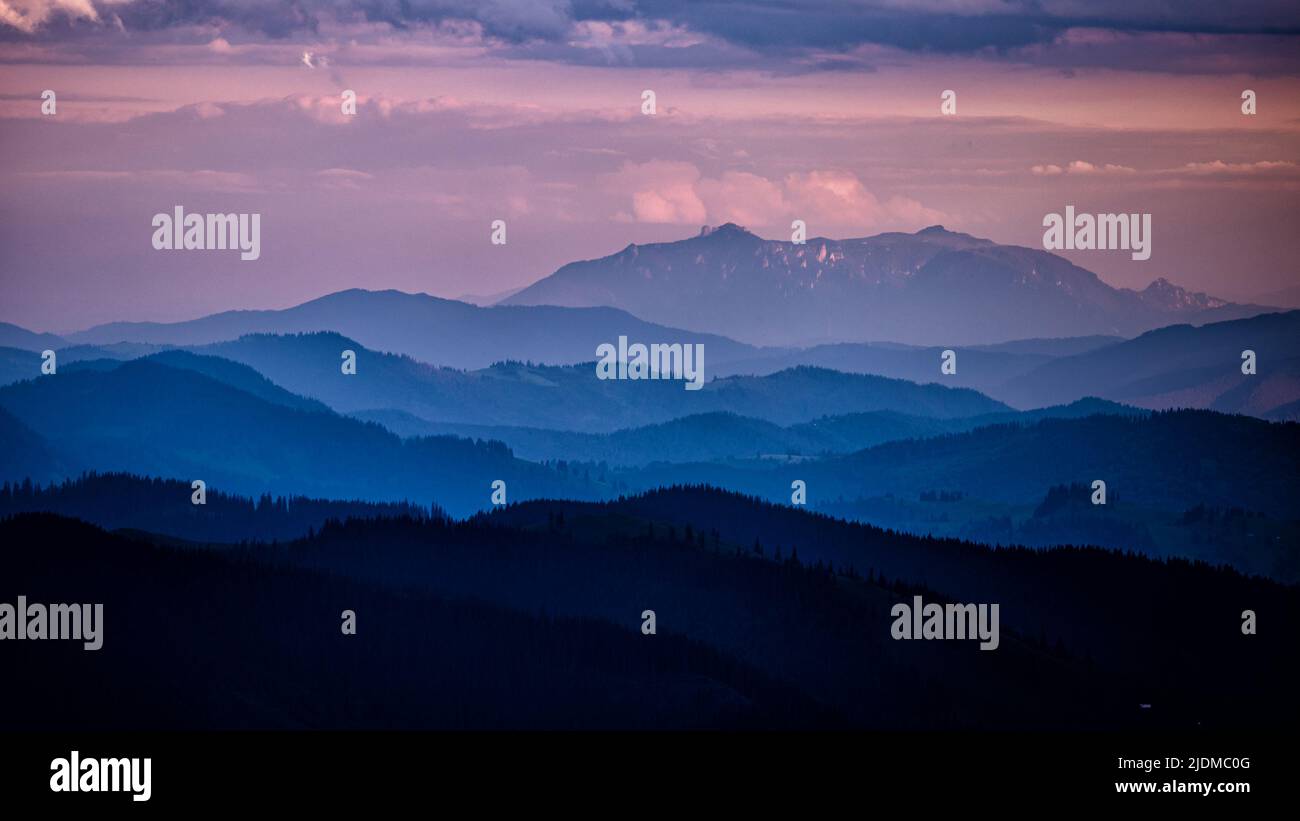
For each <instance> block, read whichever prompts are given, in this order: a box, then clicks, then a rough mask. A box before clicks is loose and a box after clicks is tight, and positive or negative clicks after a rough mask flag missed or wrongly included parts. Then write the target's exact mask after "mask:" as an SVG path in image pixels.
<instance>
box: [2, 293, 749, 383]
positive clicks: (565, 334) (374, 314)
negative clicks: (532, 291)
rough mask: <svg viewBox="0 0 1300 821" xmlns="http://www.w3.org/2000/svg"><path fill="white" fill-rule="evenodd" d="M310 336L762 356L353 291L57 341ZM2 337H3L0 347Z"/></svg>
mask: <svg viewBox="0 0 1300 821" xmlns="http://www.w3.org/2000/svg"><path fill="white" fill-rule="evenodd" d="M15 327H16V326H15ZM18 330H21V329H18ZM313 331H333V332H336V333H340V334H344V335H346V336H348V337H351V338H352V339H355V340H357V341H358V342H360V343H361V344H362V345H365V346H366V347H369V348H372V349H374V350H379V351H386V352H391V353H398V354H406V355H408V356H412V357H414V358H416V359H419V360H421V361H423V362H432V363H435V364H439V365H447V366H449V367H455V368H484V367H487V366H488V365H491V364H492V363H494V362H500V361H504V360H521V361H532V362H545V363H552V364H569V363H574V362H585V361H588V360H592V359H594V358H595V357H596V348H597V346H599V345H601V344H602V343H606V342H609V343H616V342H617V341H618V337H619V336H620V335H624V336H627V337H628V338H629V339H631V340H632V341H639V342H645V343H650V342H669V343H672V342H681V343H688V342H689V343H698V344H704V346H705V349H706V351H707V355H708V357H709V361H710V362H712V363H720V362H726V361H729V360H732V359H738V358H751V357H753V356H755V355H757V354H758V353H759V351H758V350H756V349H755V348H753V347H752V346H749V345H743V344H741V343H738V342H735V341H733V340H730V339H724V338H723V337H720V336H716V335H713V334H709V333H698V332H691V331H684V330H681V329H679V328H672V327H665V326H662V325H656V324H654V323H649V322H644V321H642V320H640V319H638V318H636V317H635V316H632V315H630V314H628V313H626V312H624V311H621V310H617V309H614V308H601V307H594V308H556V307H489V308H481V307H478V306H476V305H470V304H468V303H465V302H457V301H455V300H450V299H440V298H438V297H433V296H429V295H428V294H408V293H403V292H401V291H366V290H362V289H355V288H354V289H351V290H347V291H339V292H337V293H332V294H327V295H326V296H322V297H320V298H319V299H313V300H311V301H309V302H304V303H302V304H301V305H295V306H294V307H292V308H285V309H282V310H260V311H226V312H224V313H219V314H212V315H210V316H205V317H201V318H199V319H193V320H188V321H185V322H171V323H157V322H114V323H110V324H107V325H98V326H96V327H94V328H89V329H87V330H84V331H77V332H74V333H69V334H64V335H63V341H64V342H65V343H66V344H70V345H110V344H113V343H120V342H133V343H144V344H148V345H167V346H194V345H206V344H210V343H214V342H223V341H227V340H231V339H236V338H238V337H241V336H245V335H248V334H267V333H269V334H296V333H309V332H313ZM27 333H28V335H29V336H28V337H23V336H22V335H20V334H18V333H17V332H13V333H10V334H8V337H9V338H11V339H24V340H26V341H27V347H29V349H33V350H34V349H35V348H34V347H31V346H34V345H35V344H36V342H35V340H34V339H31V338H29V337H30V332H27ZM4 338H6V335H3V334H0V340H3V339H4ZM42 339H46V338H45V337H42ZM0 344H3V342H0ZM42 344H46V343H42ZM12 346H13V347H24V346H22V345H12ZM47 347H48V344H47Z"/></svg>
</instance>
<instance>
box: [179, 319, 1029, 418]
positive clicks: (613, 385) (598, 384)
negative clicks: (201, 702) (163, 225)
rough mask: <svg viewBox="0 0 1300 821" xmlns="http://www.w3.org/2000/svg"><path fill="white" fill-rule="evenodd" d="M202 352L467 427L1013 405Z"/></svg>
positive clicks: (365, 358) (884, 384)
mask: <svg viewBox="0 0 1300 821" xmlns="http://www.w3.org/2000/svg"><path fill="white" fill-rule="evenodd" d="M195 350H196V351H197V352H199V353H203V354H208V355H213V356H219V357H223V358H226V359H231V360H234V361H236V362H241V363H243V364H245V365H248V366H250V367H252V368H254V369H256V370H257V371H258V372H259V373H261V374H263V375H265V376H266V377H267V378H269V379H270V380H271V381H273V382H275V383H276V384H278V385H280V386H281V387H284V388H286V389H288V390H290V391H292V392H294V393H297V394H301V395H304V396H310V397H313V398H315V399H319V400H321V401H322V402H325V403H326V404H328V405H330V406H331V407H332V408H334V409H335V410H337V411H339V412H342V413H354V412H358V411H373V410H376V409H387V410H396V411H403V412H406V413H409V414H413V415H415V416H417V417H420V418H422V419H425V420H428V421H433V422H449V423H460V424H474V425H509V426H520V427H540V428H551V429H555V430H572V431H580V432H587V433H608V432H612V431H615V430H618V429H620V428H626V427H633V426H639V425H647V424H655V423H659V422H666V421H669V420H671V419H676V418H679V417H682V416H689V415H693V414H700V413H710V412H729V413H734V414H738V415H741V416H748V417H753V418H756V419H761V420H765V421H768V422H773V423H776V424H779V425H790V424H796V423H799V422H804V421H810V420H812V419H816V418H818V417H820V416H827V415H835V414H843V413H855V412H861V411H873V410H894V411H900V412H907V413H912V414H917V415H927V416H934V417H941V418H950V417H959V416H974V415H978V414H983V413H997V412H1003V411H1007V410H1009V409H1008V408H1007V406H1005V405H1003V404H1002V403H1000V402H995V401H993V400H991V399H989V398H988V397H986V396H983V395H981V394H979V393H976V392H975V391H971V390H967V389H961V388H948V387H943V386H941V385H915V384H912V383H910V382H905V381H902V380H897V379H885V378H883V377H877V376H866V375H857V374H842V373H838V372H835V371H829V370H824V369H818V368H794V369H791V370H786V371H781V372H778V373H775V374H770V375H768V376H763V377H750V376H737V377H727V378H725V379H713V380H711V381H709V382H707V383H706V384H705V386H704V388H703V389H701V390H698V391H688V390H686V389H685V387H684V383H683V382H682V381H680V380H639V381H629V380H613V379H611V380H601V379H598V378H597V376H596V368H595V363H594V362H589V363H587V364H583V365H576V366H572V367H558V366H541V365H530V364H525V363H520V362H506V363H500V364H497V365H494V366H492V367H490V368H485V369H482V370H476V371H460V370H455V369H451V368H436V367H433V366H431V365H427V364H424V363H422V362H417V361H415V360H413V359H410V358H407V357H400V356H394V355H391V354H382V353H376V352H374V351H369V350H367V349H365V348H363V347H361V346H360V345H359V344H358V343H357V342H355V341H353V340H351V339H348V338H346V337H342V336H339V335H338V334H328V333H318V334H303V335H297V336H266V335H256V336H247V337H243V338H241V339H238V340H235V341H233V342H223V343H218V344H215V345H209V346H204V347H202V348H197V349H195ZM344 350H354V351H356V353H357V357H358V359H357V372H356V374H354V375H344V374H342V373H341V370H340V362H341V358H340V356H341V352H342V351H344ZM705 376H706V377H707V376H708V359H707V356H706V359H705Z"/></svg>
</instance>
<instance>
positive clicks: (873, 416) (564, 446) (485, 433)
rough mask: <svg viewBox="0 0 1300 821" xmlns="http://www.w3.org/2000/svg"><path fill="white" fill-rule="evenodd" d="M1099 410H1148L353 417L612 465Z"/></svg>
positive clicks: (809, 448)
mask: <svg viewBox="0 0 1300 821" xmlns="http://www.w3.org/2000/svg"><path fill="white" fill-rule="evenodd" d="M1097 413H1107V414H1118V415H1133V414H1145V413H1146V412H1145V411H1142V410H1140V409H1136V408H1129V407H1126V406H1123V405H1117V404H1114V403H1112V402H1105V401H1102V400H1081V401H1079V402H1076V403H1074V404H1072V405H1065V406H1061V407H1056V408H1044V409H1042V410H1038V411H1025V412H1014V411H1011V412H1004V413H992V414H982V415H979V416H967V417H960V418H956V419H947V418H944V419H940V418H935V417H930V416H914V415H911V414H905V413H898V412H897V411H869V412H865V413H851V414H844V415H840V416H823V417H821V418H819V419H814V420H813V421H811V422H802V423H799V424H796V425H787V426H781V425H777V424H775V423H772V422H767V421H764V420H761V419H754V418H751V417H745V416H739V415H737V414H735V413H728V412H723V411H715V412H711V413H700V414H693V415H690V416H683V417H680V418H677V419H673V420H670V421H667V422H660V423H657V424H652V425H643V426H640V427H635V428H624V429H622V430H618V431H614V432H613V433H603V434H600V433H576V432H573V431H563V430H549V429H545V428H531V427H512V426H508V425H471V424H457V423H449V422H429V421H425V420H423V419H420V418H419V417H416V416H413V415H411V414H409V413H404V412H402V411H391V410H377V411H359V412H357V413H353V414H352V416H355V417H357V418H358V419H363V420H366V421H369V422H377V423H378V424H381V425H383V426H384V427H386V428H388V429H389V430H391V431H393V432H394V433H396V434H398V435H399V436H463V437H466V438H473V439H495V440H497V441H500V442H504V443H505V444H506V445H508V446H509V447H510V449H511V450H512V451H513V452H514V454H515V455H516V456H518V457H520V458H522V459H527V460H529V461H533V462H539V461H559V460H565V461H570V462H605V463H608V464H610V465H614V466H627V467H631V466H637V465H647V464H650V463H652V462H676V463H691V462H708V461H729V460H747V459H767V458H779V459H782V460H787V459H788V460H792V461H798V460H800V459H801V458H808V457H813V456H818V455H826V454H833V453H849V452H852V451H857V450H863V449H865V448H869V447H873V446H875V445H879V444H882V443H884V442H890V441H894V440H898V439H913V438H922V437H928V436H938V435H941V434H946V433H958V432H961V431H967V430H971V429H973V428H977V427H982V426H985V425H992V424H998V423H1005V422H1011V421H1017V422H1020V423H1022V424H1029V423H1031V422H1034V421H1037V420H1039V419H1046V418H1076V417H1080V416H1089V415H1092V414H1097Z"/></svg>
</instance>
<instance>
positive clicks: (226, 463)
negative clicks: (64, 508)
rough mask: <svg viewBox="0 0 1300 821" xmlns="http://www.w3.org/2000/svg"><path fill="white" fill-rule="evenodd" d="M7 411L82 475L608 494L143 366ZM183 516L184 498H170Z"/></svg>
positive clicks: (376, 494)
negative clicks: (497, 485)
mask: <svg viewBox="0 0 1300 821" xmlns="http://www.w3.org/2000/svg"><path fill="white" fill-rule="evenodd" d="M0 408H4V409H5V410H7V411H8V412H9V413H10V414H12V415H13V416H14V417H16V418H17V419H18V420H19V421H21V422H22V423H23V424H24V425H26V426H27V427H29V428H31V429H33V430H34V431H35V432H36V433H37V434H40V435H42V436H45V437H47V438H50V439H52V440H54V441H57V442H58V445H59V448H60V451H61V452H64V453H67V454H69V455H70V456H72V457H75V459H76V461H77V462H78V463H79V465H80V466H81V468H83V469H91V470H98V471H104V472H107V471H127V472H131V473H137V474H143V475H149V476H170V477H177V478H181V479H184V480H186V481H189V480H191V479H203V480H204V481H206V482H207V483H208V485H209V487H212V488H217V489H223V490H227V491H233V492H237V493H243V494H249V495H261V494H263V493H273V494H280V495H299V494H301V495H312V496H322V497H331V498H339V499H365V500H369V501H405V500H411V501H415V502H416V503H418V504H428V503H429V502H431V501H433V502H436V503H437V504H439V505H440V506H442V507H443V508H445V509H446V510H447V511H448V512H451V513H453V514H458V515H459V514H464V513H467V512H470V511H473V510H478V509H480V508H485V507H488V506H489V504H490V502H489V497H490V494H491V492H492V491H491V484H492V482H493V481H494V480H497V479H501V480H503V481H505V482H506V483H507V487H508V493H509V496H508V498H509V499H523V498H529V497H536V496H576V497H579V498H599V497H600V496H602V495H604V494H607V493H611V492H613V489H612V488H601V487H598V486H597V485H595V484H594V483H591V482H588V481H584V480H580V479H578V478H577V477H570V476H567V475H563V474H560V473H558V472H556V471H552V470H548V469H546V468H543V467H541V466H539V465H534V464H531V463H528V462H523V461H520V460H518V459H515V458H513V457H512V456H511V455H510V453H509V452H508V451H507V450H506V448H505V447H504V446H502V445H500V444H498V443H474V442H470V441H466V440H463V439H455V438H451V437H442V438H428V439H408V440H402V439H401V438H399V437H397V436H395V435H394V434H392V433H389V432H388V431H386V430H384V429H383V428H381V427H379V426H378V425H370V424H365V423H363V422H360V421H357V420H355V419H349V418H346V417H342V416H338V415H337V414H335V413H333V412H331V411H324V412H321V411H309V410H301V409H295V408H292V407H288V406H286V405H284V404H282V403H276V402H270V401H266V400H265V399H261V398H258V397H257V396H254V395H253V394H251V393H247V392H245V391H242V390H238V389H236V388H233V387H231V386H230V385H227V384H225V383H223V382H219V381H217V380H214V379H212V378H210V377H208V376H205V375H203V374H201V373H198V372H196V371H192V370H187V369H183V368H174V367H169V366H166V365H163V364H160V363H158V362H153V361H149V360H137V361H132V362H126V363H123V364H121V365H119V366H118V367H116V368H114V369H112V370H107V371H100V370H81V371H72V372H68V373H61V374H58V375H56V376H49V377H43V378H41V379H36V380H29V381H27V382H20V383H18V384H16V385H10V386H8V387H5V388H0ZM176 503H177V504H178V505H183V506H188V505H189V504H190V499H189V495H188V494H185V495H183V496H181V497H178V498H177V499H176Z"/></svg>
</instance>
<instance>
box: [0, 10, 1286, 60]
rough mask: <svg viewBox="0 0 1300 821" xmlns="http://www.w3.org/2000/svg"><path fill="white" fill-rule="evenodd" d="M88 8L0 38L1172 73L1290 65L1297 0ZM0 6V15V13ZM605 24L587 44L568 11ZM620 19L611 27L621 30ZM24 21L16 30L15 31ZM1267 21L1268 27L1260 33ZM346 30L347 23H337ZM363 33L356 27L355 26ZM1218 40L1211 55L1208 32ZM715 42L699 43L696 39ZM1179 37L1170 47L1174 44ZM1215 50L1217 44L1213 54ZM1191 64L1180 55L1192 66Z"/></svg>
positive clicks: (50, 15) (39, 16)
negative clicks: (892, 53) (890, 53)
mask: <svg viewBox="0 0 1300 821" xmlns="http://www.w3.org/2000/svg"><path fill="white" fill-rule="evenodd" d="M92 2H93V3H94V7H95V10H96V12H97V14H96V15H95V16H94V17H91V16H88V15H85V14H81V15H77V14H75V13H72V12H68V11H66V10H64V9H62V8H59V7H57V6H54V5H53V4H52V2H51V0H16V4H17V5H18V6H20V7H21V6H25V7H27V8H28V9H31V10H34V11H35V13H34V14H32V15H31V16H29V17H27V18H26V21H27V23H26V25H24V26H15V25H14V24H12V23H11V24H10V25H3V24H0V39H4V40H10V41H13V40H23V39H28V40H30V39H35V40H37V41H40V42H47V43H61V42H62V43H66V44H68V45H72V44H84V40H83V38H84V37H85V36H86V35H87V34H88V33H92V32H94V33H99V34H107V35H109V36H110V37H112V36H113V35H114V34H120V35H122V39H123V47H125V44H126V41H127V40H129V38H130V35H131V34H132V33H134V32H153V33H155V34H166V33H168V32H173V31H174V32H175V33H176V36H177V37H178V38H180V40H181V41H182V42H192V38H193V37H194V33H193V32H194V31H195V29H196V28H197V29H201V30H208V29H218V30H220V31H221V32H222V34H223V36H225V37H227V38H231V39H232V42H234V41H236V40H238V39H239V38H240V37H244V38H265V39H269V40H280V39H285V38H289V37H293V36H299V35H303V34H310V35H312V36H320V35H322V33H325V34H326V36H328V32H329V31H337V28H330V27H338V26H344V27H346V26H357V25H363V24H383V25H384V27H385V29H386V30H388V31H394V30H395V31H397V32H403V31H419V30H424V29H429V28H431V27H437V26H442V25H453V26H462V27H465V26H468V27H470V30H471V31H473V32H481V35H482V37H483V38H484V39H485V40H486V45H487V46H488V47H489V48H491V49H493V50H494V52H495V53H496V54H498V55H499V56H502V57H506V58H516V59H530V60H542V61H547V62H555V63H573V64H580V65H637V66H642V67H654V66H672V67H682V68H708V67H710V66H711V65H714V64H717V65H726V66H729V67H748V66H758V67H762V68H766V69H769V70H773V71H790V70H792V68H796V69H798V70H807V67H810V66H811V67H817V66H824V67H826V68H834V69H846V70H862V69H870V68H871V66H872V63H871V57H870V56H865V57H864V56H863V55H864V54H869V51H870V49H871V48H875V49H877V50H879V49H881V48H884V49H895V50H900V51H903V52H913V53H925V54H954V55H960V54H981V55H984V56H988V57H990V58H995V59H996V58H1006V59H1012V60H1017V61H1023V62H1031V63H1042V64H1045V65H1059V66H1061V67H1063V68H1068V67H1071V66H1080V67H1083V66H1090V65H1098V64H1102V65H1107V66H1109V67H1114V68H1121V69H1122V68H1134V69H1137V70H1157V71H1158V70H1173V71H1186V70H1188V67H1187V66H1185V65H1180V64H1179V61H1180V59H1181V58H1180V55H1179V54H1178V53H1177V52H1178V50H1179V48H1180V47H1179V46H1178V44H1176V43H1174V44H1170V43H1168V42H1163V41H1160V40H1159V39H1158V36H1160V35H1187V36H1195V37H1196V39H1197V50H1198V52H1199V53H1200V54H1202V55H1208V56H1209V57H1211V58H1216V59H1220V61H1221V62H1228V63H1232V64H1236V63H1238V62H1239V61H1240V60H1241V59H1242V58H1248V59H1255V60H1257V61H1258V62H1259V65H1260V68H1259V70H1260V71H1267V72H1278V73H1295V71H1297V70H1300V69H1297V65H1296V63H1297V58H1295V57H1294V54H1295V53H1296V52H1297V50H1296V49H1295V48H1294V38H1295V36H1296V35H1297V34H1300V3H1296V2H1294V0H1239V1H1238V2H1231V3H1224V2H1207V1H1205V0H1182V2H1178V3H1169V2H1143V1H1141V0H1090V1H1089V2H1078V0H907V1H906V2H905V0H857V1H856V2H854V1H853V0H848V1H841V2H830V0H746V1H743V2H742V1H738V0H356V2H345V0H290V2H264V1H263V0H136V1H135V2H126V3H121V2H114V3H105V2H94V0H92ZM2 19H3V18H2V17H0V20H2ZM593 23H605V24H610V26H609V29H610V33H609V34H608V36H607V37H605V38H603V39H602V40H601V41H600V42H595V43H593V42H591V41H590V38H589V34H590V32H589V31H584V29H583V26H584V24H593ZM625 26H626V28H624V27H625ZM23 28H26V29H27V31H23V30H22V29H23ZM664 29H671V30H676V31H681V32H686V33H690V34H694V35H696V36H697V37H699V38H700V39H701V40H702V42H700V43H688V44H682V43H671V44H670V43H660V42H645V41H644V40H636V39H635V38H634V37H632V38H629V37H628V32H630V31H636V32H647V31H649V32H654V31H656V30H659V31H662V30H664ZM1079 29H1088V30H1095V31H1100V32H1113V33H1122V34H1125V35H1130V36H1139V37H1141V36H1144V35H1145V36H1148V37H1150V36H1157V39H1156V40H1154V41H1152V42H1149V43H1147V44H1144V45H1143V46H1142V47H1141V48H1136V49H1135V48H1125V49H1109V50H1103V49H1099V48H1097V47H1095V44H1093V43H1088V44H1086V45H1084V46H1079V45H1078V44H1076V43H1074V42H1072V41H1071V40H1070V38H1063V37H1062V35H1064V34H1065V33H1066V32H1068V31H1072V30H1079ZM1260 35H1270V36H1260ZM348 36H349V37H351V36H353V35H352V34H349V35H348ZM357 36H359V37H361V38H362V39H364V37H365V36H366V35H365V33H364V32H363V33H361V34H360V35H357ZM1221 40H1222V41H1225V43H1224V46H1223V49H1224V53H1223V54H1222V55H1219V54H1218V52H1219V49H1218V47H1217V46H1216V43H1218V42H1219V41H1221ZM709 48H713V49H716V50H717V51H718V54H717V55H716V56H714V57H710V56H709V55H708V54H707V53H706V51H707V49H709ZM1183 50H1185V47H1184V48H1183ZM1216 55H1217V57H1216ZM1192 69H1193V70H1194V66H1193V67H1192Z"/></svg>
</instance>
